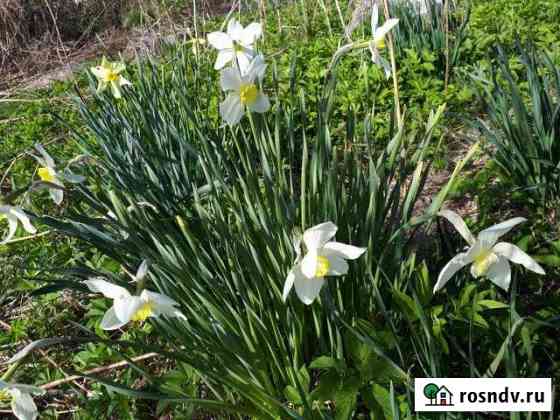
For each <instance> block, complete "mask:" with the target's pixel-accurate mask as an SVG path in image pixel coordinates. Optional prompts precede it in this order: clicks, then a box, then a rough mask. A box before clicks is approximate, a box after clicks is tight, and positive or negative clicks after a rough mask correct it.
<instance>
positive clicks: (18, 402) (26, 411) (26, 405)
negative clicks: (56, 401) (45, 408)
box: [9, 388, 39, 420]
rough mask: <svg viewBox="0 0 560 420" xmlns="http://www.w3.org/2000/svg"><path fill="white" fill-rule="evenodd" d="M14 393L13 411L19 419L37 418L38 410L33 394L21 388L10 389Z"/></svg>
mask: <svg viewBox="0 0 560 420" xmlns="http://www.w3.org/2000/svg"><path fill="white" fill-rule="evenodd" d="M9 393H10V394H11V395H12V411H13V413H14V415H15V416H16V417H17V418H18V419H19V420H35V419H36V418H37V416H38V415H39V414H38V411H37V406H36V405H35V402H34V401H33V398H32V397H31V395H29V394H27V393H25V392H21V391H20V390H19V389H17V388H16V389H10V391H9Z"/></svg>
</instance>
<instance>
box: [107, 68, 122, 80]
mask: <svg viewBox="0 0 560 420" xmlns="http://www.w3.org/2000/svg"><path fill="white" fill-rule="evenodd" d="M119 77H120V76H119V74H118V73H117V72H115V71H113V70H107V73H105V79H106V81H107V82H115V81H117V80H118V79H119Z"/></svg>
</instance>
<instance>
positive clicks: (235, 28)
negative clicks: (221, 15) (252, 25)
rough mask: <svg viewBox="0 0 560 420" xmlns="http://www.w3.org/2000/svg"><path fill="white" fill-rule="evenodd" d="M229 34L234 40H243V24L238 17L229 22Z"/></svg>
mask: <svg viewBox="0 0 560 420" xmlns="http://www.w3.org/2000/svg"><path fill="white" fill-rule="evenodd" d="M227 34H228V35H229V37H230V38H231V39H233V40H234V41H237V42H241V38H242V37H243V25H241V23H239V22H238V21H237V20H236V19H231V20H230V21H229V22H228V27H227Z"/></svg>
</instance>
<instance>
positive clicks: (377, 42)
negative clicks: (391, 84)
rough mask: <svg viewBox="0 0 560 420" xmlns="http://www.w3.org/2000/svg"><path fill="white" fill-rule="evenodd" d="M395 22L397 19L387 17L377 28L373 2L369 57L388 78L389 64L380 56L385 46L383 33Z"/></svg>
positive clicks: (389, 74)
mask: <svg viewBox="0 0 560 420" xmlns="http://www.w3.org/2000/svg"><path fill="white" fill-rule="evenodd" d="M397 23H399V20H398V19H388V20H387V21H386V22H385V23H384V24H383V25H381V26H380V27H379V28H378V27H377V25H378V24H379V8H378V7H377V3H374V4H373V7H372V10H371V33H372V37H373V39H372V40H371V42H370V43H369V50H370V51H371V59H372V61H373V62H374V64H375V65H377V66H379V67H381V68H382V69H383V70H384V71H385V77H387V78H389V76H391V64H390V63H389V62H388V61H387V60H386V59H385V58H383V57H382V56H381V52H380V51H381V50H383V49H384V48H385V35H387V33H388V32H389V31H390V30H391V29H393V28H394V27H395V26H396V25H397Z"/></svg>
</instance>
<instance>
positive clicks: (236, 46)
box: [233, 41, 243, 53]
mask: <svg viewBox="0 0 560 420" xmlns="http://www.w3.org/2000/svg"><path fill="white" fill-rule="evenodd" d="M233 51H234V52H236V53H238V52H242V51H243V46H241V44H238V43H237V42H235V41H233Z"/></svg>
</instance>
